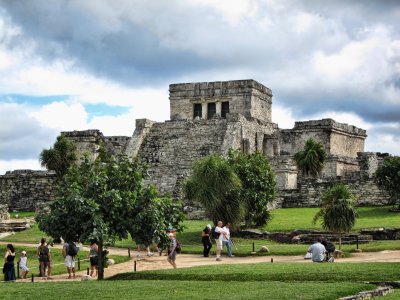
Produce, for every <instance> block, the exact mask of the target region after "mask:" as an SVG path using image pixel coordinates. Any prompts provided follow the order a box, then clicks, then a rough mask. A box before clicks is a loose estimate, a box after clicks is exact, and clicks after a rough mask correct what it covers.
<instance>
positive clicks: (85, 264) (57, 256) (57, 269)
mask: <svg viewBox="0 0 400 300" xmlns="http://www.w3.org/2000/svg"><path fill="white" fill-rule="evenodd" d="M23 250H25V251H26V252H27V257H28V262H27V265H28V268H29V269H30V274H29V276H30V275H31V274H33V275H34V276H38V275H39V262H38V259H37V256H36V251H37V248H34V247H25V246H19V245H15V251H16V253H17V254H16V258H15V265H16V264H17V261H18V258H19V257H20V255H21V251H23ZM5 252H6V245H0V253H2V254H3V253H5ZM88 254H89V252H88V251H83V250H82V251H79V253H78V255H77V258H76V261H75V268H76V270H78V258H79V259H80V267H81V270H86V269H87V268H90V262H89V260H88ZM51 258H52V272H51V273H52V275H57V274H63V273H66V268H65V266H64V257H63V256H62V254H61V249H55V248H52V249H51ZM109 258H112V259H114V261H115V263H121V262H125V261H128V260H129V258H128V257H127V256H126V257H124V256H119V255H110V256H109Z"/></svg>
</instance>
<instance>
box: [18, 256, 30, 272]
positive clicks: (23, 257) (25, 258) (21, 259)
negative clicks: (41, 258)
mask: <svg viewBox="0 0 400 300" xmlns="http://www.w3.org/2000/svg"><path fill="white" fill-rule="evenodd" d="M27 260H28V258H27V257H26V256H21V258H20V260H19V267H20V268H21V269H22V268H24V267H25V268H26V261H27Z"/></svg>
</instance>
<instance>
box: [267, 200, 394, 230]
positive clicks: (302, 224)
mask: <svg viewBox="0 0 400 300" xmlns="http://www.w3.org/2000/svg"><path fill="white" fill-rule="evenodd" d="M389 208H390V207H389V206H376V207H359V208H358V212H359V217H358V218H357V221H356V224H355V226H354V228H353V230H360V229H364V228H379V227H400V213H396V212H390V211H389ZM317 211H318V208H281V209H276V210H274V211H272V220H271V221H270V222H269V223H268V224H267V225H266V226H264V228H263V230H265V231H269V232H287V231H293V230H296V229H314V230H321V226H320V223H317V224H312V219H313V217H314V215H315V214H316V212H317Z"/></svg>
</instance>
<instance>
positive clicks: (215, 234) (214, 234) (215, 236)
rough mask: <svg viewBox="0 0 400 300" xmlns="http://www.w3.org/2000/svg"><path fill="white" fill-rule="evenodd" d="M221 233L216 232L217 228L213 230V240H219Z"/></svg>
mask: <svg viewBox="0 0 400 300" xmlns="http://www.w3.org/2000/svg"><path fill="white" fill-rule="evenodd" d="M219 236H220V233H219V232H216V231H215V228H214V229H213V230H212V237H213V239H215V240H217V239H219Z"/></svg>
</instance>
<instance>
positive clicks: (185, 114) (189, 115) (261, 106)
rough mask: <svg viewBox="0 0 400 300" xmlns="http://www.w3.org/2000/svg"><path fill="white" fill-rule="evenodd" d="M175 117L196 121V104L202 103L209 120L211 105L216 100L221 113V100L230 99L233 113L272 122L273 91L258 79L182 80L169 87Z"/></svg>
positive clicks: (171, 111) (203, 111) (172, 116)
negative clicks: (208, 114)
mask: <svg viewBox="0 0 400 300" xmlns="http://www.w3.org/2000/svg"><path fill="white" fill-rule="evenodd" d="M169 92H170V115H171V120H192V119H194V115H193V105H194V104H195V103H197V104H201V106H202V118H203V119H207V118H208V116H207V104H208V103H216V111H217V115H219V116H221V103H222V102H225V101H229V111H230V113H238V114H241V115H243V116H245V117H247V118H251V117H253V118H257V119H259V120H262V121H266V122H271V106H272V91H271V90H270V89H269V88H267V87H265V86H264V85H262V84H260V83H258V82H257V81H254V80H232V81H216V82H196V83H179V84H171V85H170V86H169Z"/></svg>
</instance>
